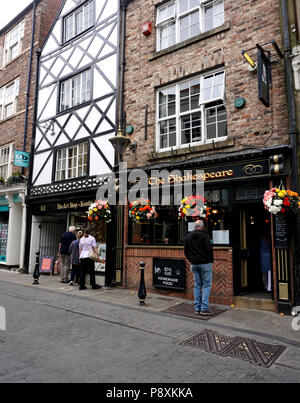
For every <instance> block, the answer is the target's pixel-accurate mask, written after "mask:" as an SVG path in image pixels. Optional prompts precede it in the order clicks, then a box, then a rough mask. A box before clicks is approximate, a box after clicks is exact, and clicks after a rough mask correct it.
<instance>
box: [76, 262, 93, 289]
mask: <svg viewBox="0 0 300 403" xmlns="http://www.w3.org/2000/svg"><path fill="white" fill-rule="evenodd" d="M80 269H81V270H80V283H79V284H80V287H85V277H86V275H87V273H89V275H90V284H91V286H93V285H95V284H96V276H95V262H93V261H92V259H90V258H86V259H81V265H80Z"/></svg>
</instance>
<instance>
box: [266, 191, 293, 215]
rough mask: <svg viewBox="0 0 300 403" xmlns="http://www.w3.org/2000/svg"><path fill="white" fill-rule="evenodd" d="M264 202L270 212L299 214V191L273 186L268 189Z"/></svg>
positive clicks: (275, 213)
mask: <svg viewBox="0 0 300 403" xmlns="http://www.w3.org/2000/svg"><path fill="white" fill-rule="evenodd" d="M263 203H264V206H265V209H266V210H268V211H269V213H271V214H274V215H277V214H285V215H287V214H290V215H292V214H297V212H298V209H299V208H300V198H299V195H298V193H296V192H293V191H291V190H285V189H283V188H272V189H271V190H266V192H265V195H264V199H263Z"/></svg>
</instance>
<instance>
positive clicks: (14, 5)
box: [0, 0, 32, 29]
mask: <svg viewBox="0 0 300 403" xmlns="http://www.w3.org/2000/svg"><path fill="white" fill-rule="evenodd" d="M30 3H32V0H0V9H1V12H0V29H1V28H3V27H4V26H5V25H6V24H8V23H9V21H11V20H12V19H13V18H14V17H15V16H16V15H18V14H19V13H20V12H21V11H22V10H24V8H26V7H27V6H28V4H30Z"/></svg>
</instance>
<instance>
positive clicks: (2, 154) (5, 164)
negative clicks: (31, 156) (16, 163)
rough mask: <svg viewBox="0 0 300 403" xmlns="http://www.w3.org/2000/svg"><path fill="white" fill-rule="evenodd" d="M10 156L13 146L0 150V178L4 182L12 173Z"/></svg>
mask: <svg viewBox="0 0 300 403" xmlns="http://www.w3.org/2000/svg"><path fill="white" fill-rule="evenodd" d="M12 155H13V144H10V145H8V146H5V147H2V148H0V178H3V179H4V180H5V181H6V180H7V179H8V178H9V177H10V176H11V173H12V165H13V160H12Z"/></svg>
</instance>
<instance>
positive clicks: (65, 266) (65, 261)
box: [59, 226, 76, 283]
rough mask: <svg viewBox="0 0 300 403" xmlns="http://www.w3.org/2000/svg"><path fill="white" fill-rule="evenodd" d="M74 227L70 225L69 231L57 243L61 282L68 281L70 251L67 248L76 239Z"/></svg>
mask: <svg viewBox="0 0 300 403" xmlns="http://www.w3.org/2000/svg"><path fill="white" fill-rule="evenodd" d="M75 232H76V228H75V227H73V226H72V227H70V228H69V231H67V232H65V233H64V234H63V235H62V237H61V241H60V244H59V254H60V275H61V283H69V282H70V280H69V271H70V261H71V259H70V252H69V248H70V245H71V243H72V242H73V241H75V240H76V235H75Z"/></svg>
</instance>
